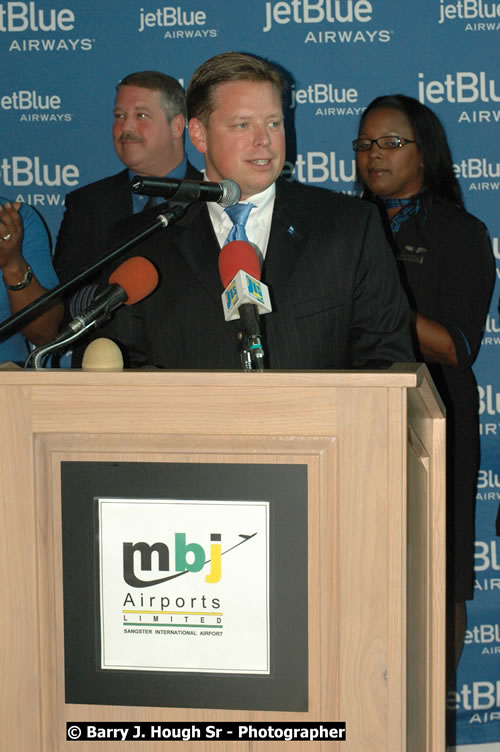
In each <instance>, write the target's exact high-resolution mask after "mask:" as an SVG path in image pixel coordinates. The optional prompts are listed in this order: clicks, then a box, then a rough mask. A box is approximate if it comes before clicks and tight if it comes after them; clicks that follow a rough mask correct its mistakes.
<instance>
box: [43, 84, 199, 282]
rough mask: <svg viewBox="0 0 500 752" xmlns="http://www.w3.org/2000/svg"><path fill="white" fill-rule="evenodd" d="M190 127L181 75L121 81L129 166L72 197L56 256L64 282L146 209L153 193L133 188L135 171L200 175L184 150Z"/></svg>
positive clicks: (122, 149)
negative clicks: (121, 223)
mask: <svg viewBox="0 0 500 752" xmlns="http://www.w3.org/2000/svg"><path fill="white" fill-rule="evenodd" d="M185 125H186V105H185V92H184V89H183V88H182V86H181V85H180V84H179V82H178V81H176V80H175V78H172V77H171V76H167V75H166V74H164V73H160V72H158V71H141V72H137V73H131V74H130V75H128V76H126V77H125V78H124V79H122V80H121V81H120V83H119V84H118V86H117V87H116V99H115V106H114V121H113V144H114V147H115V151H116V154H117V156H118V158H119V159H120V160H121V161H122V162H123V163H124V165H125V166H126V169H125V170H122V171H121V172H119V173H118V174H116V175H112V176H111V177H107V178H104V179H103V180H98V181H96V182H94V183H90V184H89V185H86V186H84V187H82V188H78V189H77V190H75V191H72V192H71V193H69V194H68V195H67V196H66V202H65V203H66V210H65V213H64V217H63V220H62V224H61V227H60V230H59V234H58V237H57V243H56V249H55V254H54V266H55V269H56V271H57V274H58V276H59V279H60V281H61V282H67V281H68V280H69V279H72V278H73V277H74V276H75V275H76V274H77V273H78V272H80V271H81V270H82V269H84V268H85V267H87V266H89V265H90V264H92V263H94V262H95V261H97V260H98V259H99V258H101V257H102V256H103V255H104V254H105V253H106V252H107V251H110V250H111V246H110V233H111V232H112V229H113V226H114V225H115V224H116V223H117V222H119V221H121V220H123V219H124V218H125V217H127V216H130V215H131V214H133V213H137V212H140V211H142V210H143V209H144V207H145V205H146V202H147V196H137V195H133V194H132V192H131V190H130V180H131V178H132V177H133V176H134V175H149V176H151V175H152V176H155V177H165V176H167V175H168V176H169V177H178V178H184V177H188V178H194V179H196V178H199V177H200V173H199V172H198V171H197V170H196V169H195V168H194V167H193V165H191V164H190V163H189V162H188V160H187V158H186V156H185V153H184V134H185ZM90 281H92V280H90ZM87 282H88V281H87Z"/></svg>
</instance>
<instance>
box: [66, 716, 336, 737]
mask: <svg viewBox="0 0 500 752" xmlns="http://www.w3.org/2000/svg"><path fill="white" fill-rule="evenodd" d="M66 739H67V740H68V741H116V742H124V741H136V742H148V741H149V742H150V741H159V742H161V741H167V742H168V741H189V742H195V741H216V740H219V741H231V740H232V741H240V742H241V741H283V742H292V741H296V742H297V741H303V742H319V741H337V742H343V741H345V740H346V724H345V722H344V721H333V722H322V721H317V722H306V723H300V722H297V723H287V722H286V721H277V722H274V723H266V722H260V723H259V722H257V723H245V722H244V721H242V722H238V723H112V722H106V723H88V722H85V723H82V722H75V723H71V722H68V723H67V724H66Z"/></svg>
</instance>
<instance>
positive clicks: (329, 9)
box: [262, 0, 392, 44]
mask: <svg viewBox="0 0 500 752" xmlns="http://www.w3.org/2000/svg"><path fill="white" fill-rule="evenodd" d="M264 12H265V20H264V26H263V27H262V31H263V32H264V33H268V32H270V31H272V32H276V31H278V30H279V29H280V27H281V28H282V29H283V30H284V31H285V32H286V33H287V34H288V33H289V28H290V27H289V26H288V24H292V25H295V26H297V27H299V28H301V27H305V28H304V31H305V35H304V44H356V43H357V44H373V43H375V42H390V40H391V35H392V31H389V30H388V29H377V28H373V27H372V26H368V25H367V24H370V23H371V22H372V20H373V4H372V3H371V2H368V0H291V1H290V2H286V0H275V1H274V2H266V4H265V11H264ZM318 26H319V27H320V28H318ZM348 26H353V27H354V28H346V27H348Z"/></svg>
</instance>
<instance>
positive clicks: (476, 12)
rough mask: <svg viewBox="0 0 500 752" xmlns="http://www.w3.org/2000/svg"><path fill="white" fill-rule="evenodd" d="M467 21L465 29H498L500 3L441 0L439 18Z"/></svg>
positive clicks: (440, 19)
mask: <svg viewBox="0 0 500 752" xmlns="http://www.w3.org/2000/svg"><path fill="white" fill-rule="evenodd" d="M448 21H452V22H453V21H458V22H461V21H465V24H464V27H463V28H464V31H498V29H500V3H498V2H488V1H487V0H456V1H455V2H454V3H450V2H448V0H439V20H438V23H440V24H444V23H446V22H448Z"/></svg>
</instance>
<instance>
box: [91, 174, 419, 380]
mask: <svg viewBox="0 0 500 752" xmlns="http://www.w3.org/2000/svg"><path fill="white" fill-rule="evenodd" d="M145 220H146V217H140V216H138V215H134V217H133V218H130V220H129V221H127V223H126V224H127V228H126V230H127V232H129V231H130V230H131V229H133V228H132V224H135V225H138V223H139V222H141V221H143V222H144V221H145ZM218 254H219V245H218V243H217V240H216V237H215V234H214V232H213V228H212V225H211V222H210V218H209V215H208V211H207V208H206V206H205V204H202V203H196V204H194V205H192V206H191V207H190V208H189V209H188V210H187V212H186V214H185V215H184V217H182V218H181V219H180V220H179V221H177V222H176V223H175V224H173V225H170V226H169V227H167V228H165V229H162V230H160V231H159V232H158V233H157V234H156V235H154V236H151V237H150V238H149V239H148V240H146V241H144V242H143V243H141V244H140V245H138V246H136V247H135V249H134V252H133V253H131V254H130V255H141V256H145V257H147V258H149V259H150V260H151V261H153V263H155V265H156V266H157V268H158V270H159V272H160V277H161V282H160V285H159V286H158V288H157V289H156V291H155V292H153V293H152V294H151V295H150V296H149V297H148V298H146V299H145V300H143V301H142V302H140V303H137V304H136V305H132V306H123V307H122V308H121V309H120V310H119V311H117V313H116V314H115V317H114V319H113V320H112V321H111V322H110V323H109V324H107V325H106V326H105V327H103V328H101V329H100V330H99V331H98V332H96V333H95V335H94V337H97V336H108V337H112V338H113V339H115V340H116V341H117V342H119V343H120V344H121V346H122V349H123V350H124V352H125V355H126V358H127V360H126V363H127V364H128V365H130V366H132V367H140V366H143V365H152V366H157V367H160V368H168V369H193V368H196V369H198V368H201V369H239V368H240V367H241V366H240V361H239V352H238V345H237V332H238V330H239V322H238V321H237V322H229V323H226V322H225V320H224V315H223V308H222V301H221V293H222V292H223V287H222V283H221V281H220V277H219V272H218ZM262 280H263V282H265V283H266V284H267V285H268V286H269V288H270V291H271V297H272V304H273V311H272V313H270V314H267V315H266V316H263V317H261V322H262V326H263V329H264V340H265V350H266V357H267V366H268V367H270V368H274V369H345V368H365V367H374V368H376V367H384V366H387V365H389V364H390V363H393V362H404V361H412V360H413V353H412V346H411V342H410V335H409V323H408V305H407V302H406V298H405V295H404V293H403V290H402V288H401V286H400V282H399V277H398V273H397V270H396V264H395V261H394V258H393V255H392V252H391V250H390V249H389V246H388V245H387V242H386V239H385V235H384V231H383V229H382V225H381V222H380V219H379V216H378V212H377V210H376V209H375V208H374V207H372V206H370V205H369V204H368V203H367V202H363V201H361V200H359V199H356V198H352V197H348V196H343V195H340V194H335V193H333V192H331V191H327V190H323V189H319V188H311V187H307V186H304V185H300V184H298V183H287V182H286V181H284V180H283V179H281V178H280V179H279V180H278V182H277V188H276V201H275V205H274V213H273V219H272V226H271V234H270V238H269V244H268V249H267V255H266V259H265V263H264V268H263V274H262Z"/></svg>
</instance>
